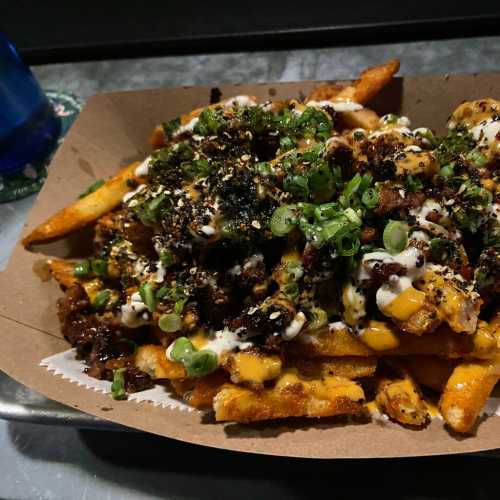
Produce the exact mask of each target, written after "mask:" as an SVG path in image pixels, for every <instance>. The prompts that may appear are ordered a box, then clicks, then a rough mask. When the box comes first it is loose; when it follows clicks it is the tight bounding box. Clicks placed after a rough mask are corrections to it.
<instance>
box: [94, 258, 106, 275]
mask: <svg viewBox="0 0 500 500" xmlns="http://www.w3.org/2000/svg"><path fill="white" fill-rule="evenodd" d="M90 266H91V268H92V271H94V273H95V274H96V275H97V276H104V275H106V273H107V272H108V263H107V262H106V261H105V260H104V259H92V260H91V261H90Z"/></svg>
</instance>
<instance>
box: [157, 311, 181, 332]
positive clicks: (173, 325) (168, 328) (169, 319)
mask: <svg viewBox="0 0 500 500" xmlns="http://www.w3.org/2000/svg"><path fill="white" fill-rule="evenodd" d="M158 326H159V327H160V328H161V329H162V330H163V331H164V332H167V333H172V332H178V331H179V330H180V329H181V328H182V318H181V317H180V315H179V314H177V313H168V314H163V315H162V316H160V319H159V321H158Z"/></svg>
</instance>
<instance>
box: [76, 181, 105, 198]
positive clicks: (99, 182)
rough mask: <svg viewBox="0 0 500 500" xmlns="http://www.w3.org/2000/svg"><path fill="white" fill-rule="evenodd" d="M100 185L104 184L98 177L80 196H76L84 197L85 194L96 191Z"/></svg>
mask: <svg viewBox="0 0 500 500" xmlns="http://www.w3.org/2000/svg"><path fill="white" fill-rule="evenodd" d="M102 186H104V180H103V179H99V180H97V181H95V182H94V183H93V184H91V185H90V186H89V187H88V188H87V189H86V190H85V191H84V192H83V193H82V194H81V195H80V196H78V198H85V196H87V195H89V194H90V193H93V192H94V191H97V190H98V189H99V188H100V187H102Z"/></svg>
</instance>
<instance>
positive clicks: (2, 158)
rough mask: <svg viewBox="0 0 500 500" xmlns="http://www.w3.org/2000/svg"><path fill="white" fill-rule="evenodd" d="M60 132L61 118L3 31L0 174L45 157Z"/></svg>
mask: <svg viewBox="0 0 500 500" xmlns="http://www.w3.org/2000/svg"><path fill="white" fill-rule="evenodd" d="M60 131H61V124H60V121H59V118H57V117H56V115H55V114H54V110H53V108H52V106H51V105H50V103H49V101H48V100H47V98H46V96H45V94H44V93H43V92H42V90H41V89H40V86H39V85H38V83H37V81H36V80H35V78H34V76H33V74H32V73H31V71H30V70H29V68H28V67H27V66H25V64H24V63H23V62H22V61H21V59H20V57H19V55H18V53H17V51H16V49H15V48H14V46H13V45H12V44H11V43H10V42H9V41H8V40H7V39H6V38H5V37H3V36H2V35H1V34H0V173H6V172H14V171H16V170H19V169H21V168H22V167H23V166H24V165H26V164H27V163H29V162H32V161H36V160H40V159H42V158H44V157H45V156H46V155H48V154H49V153H50V152H51V151H52V149H53V148H54V146H55V144H56V141H57V138H58V137H59V133H60Z"/></svg>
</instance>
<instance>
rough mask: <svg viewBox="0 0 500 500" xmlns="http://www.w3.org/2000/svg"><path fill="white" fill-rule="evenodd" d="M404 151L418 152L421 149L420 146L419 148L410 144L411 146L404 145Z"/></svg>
mask: <svg viewBox="0 0 500 500" xmlns="http://www.w3.org/2000/svg"><path fill="white" fill-rule="evenodd" d="M404 151H407V152H412V153H420V152H421V151H422V148H419V147H418V146H415V145H411V146H406V148H404Z"/></svg>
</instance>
